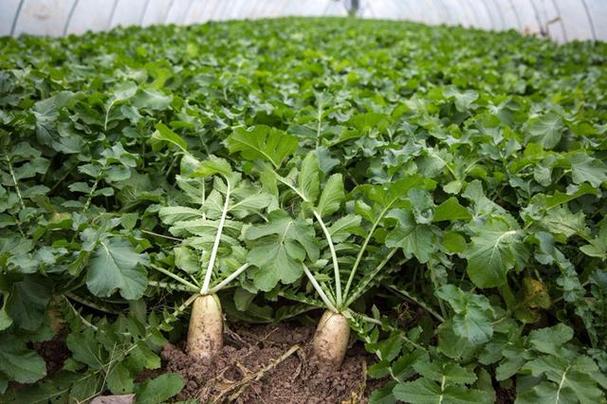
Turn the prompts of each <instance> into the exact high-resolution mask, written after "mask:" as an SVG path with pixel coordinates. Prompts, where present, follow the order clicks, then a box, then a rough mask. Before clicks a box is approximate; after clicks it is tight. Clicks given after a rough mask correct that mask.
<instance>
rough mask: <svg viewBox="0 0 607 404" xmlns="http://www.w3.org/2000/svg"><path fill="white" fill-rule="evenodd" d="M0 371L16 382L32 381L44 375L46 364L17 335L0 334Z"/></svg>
mask: <svg viewBox="0 0 607 404" xmlns="http://www.w3.org/2000/svg"><path fill="white" fill-rule="evenodd" d="M0 371H2V372H3V373H4V374H5V375H7V376H8V377H9V378H10V379H12V380H15V381H16V382H18V383H34V382H36V381H38V380H40V379H42V378H43V377H44V376H46V364H45V363H44V359H42V357H40V355H38V354H37V353H36V352H34V351H32V350H29V349H27V347H26V345H25V343H24V342H22V341H21V340H20V339H19V338H18V337H15V336H10V335H0Z"/></svg>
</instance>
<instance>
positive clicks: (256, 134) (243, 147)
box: [226, 125, 297, 168]
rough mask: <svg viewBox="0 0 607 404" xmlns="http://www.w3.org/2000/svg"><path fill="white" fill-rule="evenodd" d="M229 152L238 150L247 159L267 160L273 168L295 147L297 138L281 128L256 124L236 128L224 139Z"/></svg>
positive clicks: (232, 152) (278, 165)
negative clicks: (249, 126)
mask: <svg viewBox="0 0 607 404" xmlns="http://www.w3.org/2000/svg"><path fill="white" fill-rule="evenodd" d="M226 145H227V147H228V150H229V152H230V153H231V154H234V153H238V152H240V154H241V156H242V157H243V158H245V159H247V160H258V159H262V160H267V161H269V162H270V163H272V165H273V166H274V168H278V167H280V165H281V164H282V162H283V161H284V159H285V158H286V157H287V156H289V155H290V154H292V153H293V152H294V151H295V150H296V149H297V138H296V137H294V136H291V135H289V134H287V133H285V132H283V131H281V130H278V129H274V128H270V127H268V126H265V125H258V126H255V127H254V128H252V129H250V130H246V129H243V128H236V129H235V130H234V132H233V133H232V134H231V135H230V136H228V138H227V139H226Z"/></svg>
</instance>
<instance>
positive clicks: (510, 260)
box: [464, 220, 526, 288]
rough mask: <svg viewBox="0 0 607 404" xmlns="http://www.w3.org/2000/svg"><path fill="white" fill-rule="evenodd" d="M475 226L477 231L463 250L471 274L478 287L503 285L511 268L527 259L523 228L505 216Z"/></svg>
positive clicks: (469, 274)
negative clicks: (515, 226) (509, 221)
mask: <svg viewBox="0 0 607 404" xmlns="http://www.w3.org/2000/svg"><path fill="white" fill-rule="evenodd" d="M474 230H475V233H476V235H475V236H474V237H472V243H471V244H470V245H469V246H468V248H467V249H466V251H465V252H464V255H465V256H466V259H467V260H468V266H467V268H466V271H467V272H468V276H469V277H470V279H471V280H472V282H474V284H475V285H476V286H477V287H479V288H492V287H496V286H502V285H504V284H505V283H506V274H507V273H508V271H509V270H511V269H512V268H514V267H515V265H516V264H517V263H518V262H519V261H523V262H524V260H525V259H524V258H525V254H526V251H525V250H524V246H523V243H522V232H521V230H518V229H516V228H513V227H512V226H511V225H509V224H508V223H506V222H505V221H503V220H491V221H489V222H487V223H485V224H483V225H481V226H478V227H475V228H474Z"/></svg>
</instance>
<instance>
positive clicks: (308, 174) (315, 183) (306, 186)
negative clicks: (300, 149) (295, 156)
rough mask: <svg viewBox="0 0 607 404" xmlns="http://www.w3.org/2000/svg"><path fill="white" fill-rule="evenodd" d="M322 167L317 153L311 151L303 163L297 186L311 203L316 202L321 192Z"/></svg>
mask: <svg viewBox="0 0 607 404" xmlns="http://www.w3.org/2000/svg"><path fill="white" fill-rule="evenodd" d="M319 174H320V167H319V165H318V158H317V157H316V154H315V153H314V152H313V151H311V152H309V153H308V154H307V155H306V157H305V158H304V160H303V162H302V163H301V171H300V173H299V176H298V177H297V187H298V189H299V190H300V191H301V192H302V194H303V195H304V196H305V197H306V199H307V200H308V201H310V202H311V203H315V202H316V199H317V198H318V194H319V192H320V178H319Z"/></svg>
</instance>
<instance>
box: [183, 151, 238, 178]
mask: <svg viewBox="0 0 607 404" xmlns="http://www.w3.org/2000/svg"><path fill="white" fill-rule="evenodd" d="M216 174H220V175H222V176H223V177H224V178H226V179H228V180H230V179H232V177H233V175H234V173H233V171H232V166H230V163H228V162H227V161H226V160H224V159H222V158H218V157H215V156H209V158H208V160H204V161H203V162H201V163H200V165H199V166H198V168H197V169H196V171H194V172H193V173H192V175H193V176H197V177H210V176H212V175H216Z"/></svg>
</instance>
